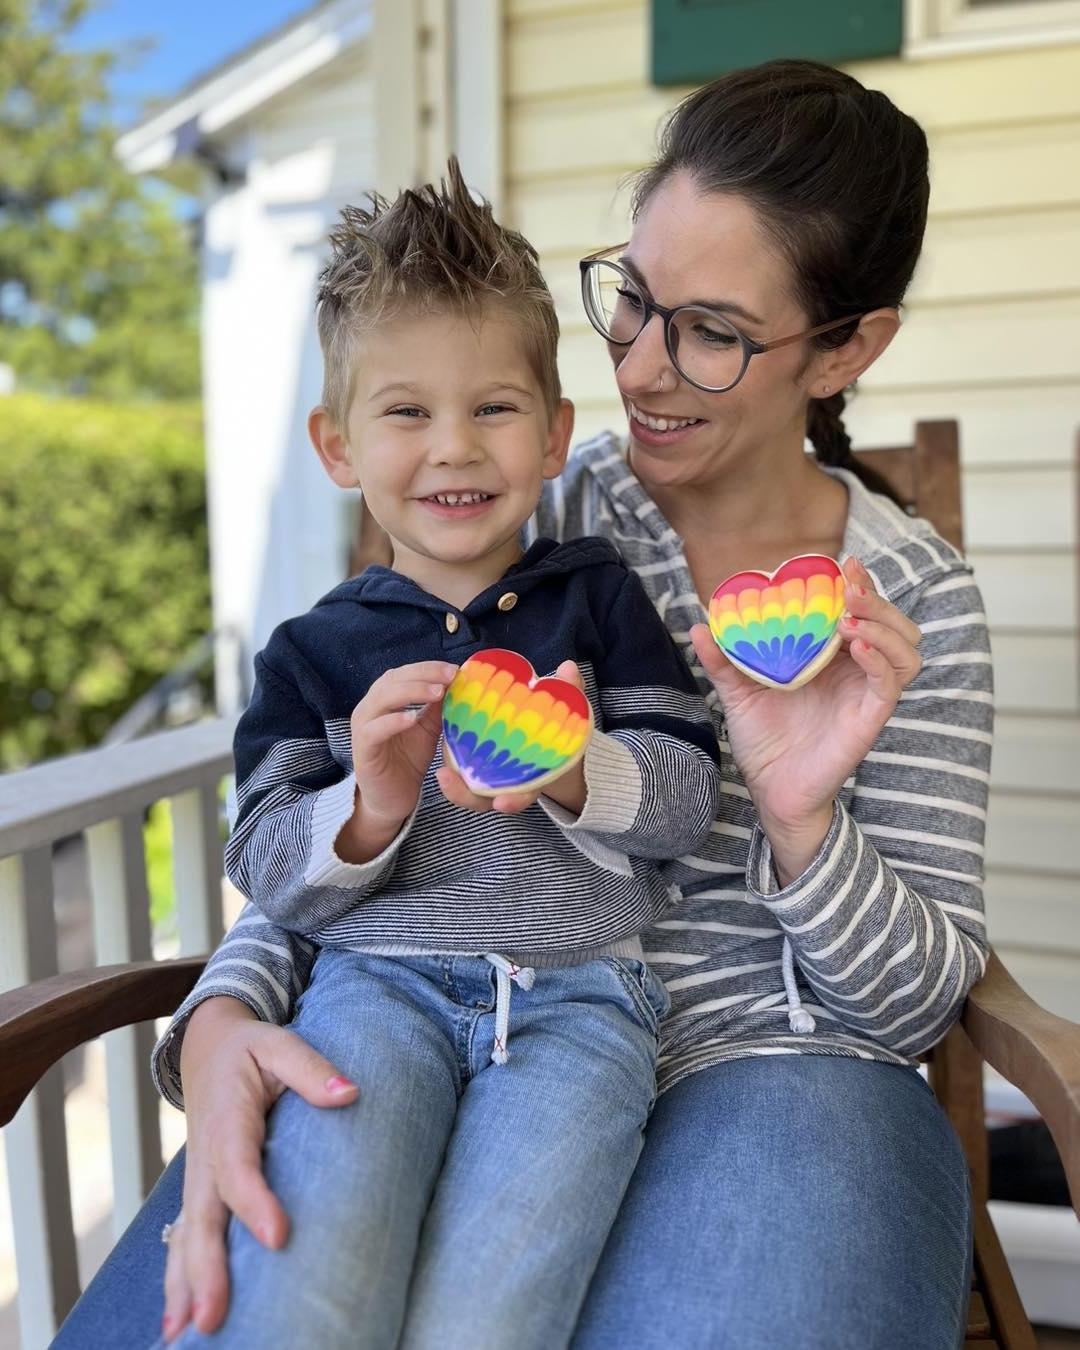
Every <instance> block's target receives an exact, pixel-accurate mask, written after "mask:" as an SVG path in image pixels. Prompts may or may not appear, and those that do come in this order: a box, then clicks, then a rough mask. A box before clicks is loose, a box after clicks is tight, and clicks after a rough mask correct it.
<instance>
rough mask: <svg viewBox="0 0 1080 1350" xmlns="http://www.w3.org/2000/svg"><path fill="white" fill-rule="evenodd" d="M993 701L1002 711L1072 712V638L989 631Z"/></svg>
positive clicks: (1074, 708)
mask: <svg viewBox="0 0 1080 1350" xmlns="http://www.w3.org/2000/svg"><path fill="white" fill-rule="evenodd" d="M991 645H992V647H993V650H994V686H995V691H996V703H997V706H998V708H1000V709H1001V710H1002V711H1003V712H1041V713H1051V712H1054V713H1076V712H1077V711H1078V710H1080V702H1078V700H1077V679H1078V678H1080V675H1078V671H1077V656H1076V638H1075V637H1074V636H1073V635H1072V634H1068V635H1061V636H1058V635H1045V634H1041V633H1035V634H1020V633H1011V632H1004V633H1002V632H997V633H991Z"/></svg>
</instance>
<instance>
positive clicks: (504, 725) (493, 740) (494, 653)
mask: <svg viewBox="0 0 1080 1350" xmlns="http://www.w3.org/2000/svg"><path fill="white" fill-rule="evenodd" d="M592 729H593V712H592V705H591V704H590V703H589V700H588V699H587V698H586V697H585V695H584V694H583V693H582V692H581V690H580V689H577V688H575V687H574V685H572V684H568V683H567V682H566V681H565V680H557V679H555V678H554V677H553V676H549V677H547V678H546V679H542V680H541V679H537V676H536V671H535V670H533V668H532V664H531V663H530V662H529V661H526V659H525V658H524V657H523V656H519V655H518V654H517V652H508V651H504V650H503V649H502V648H501V647H489V648H487V649H486V650H485V651H481V652H477V653H476V654H475V656H470V657H469V659H468V660H467V661H466V662H465V664H464V665H463V666H462V667H461V669H460V670H459V671H458V673H457V674H456V675H455V676H454V680H453V683H452V684H451V685H450V688H449V689H448V690H447V691H446V696H445V698H444V699H443V733H444V735H445V737H446V753H447V757H448V758H449V760H450V762H451V764H453V766H454V768H455V769H457V771H458V773H460V774H461V776H462V778H464V779H465V781H466V783H468V785H469V787H470V788H471V789H472V791H473V792H475V793H477V794H479V795H480V796H482V797H495V796H498V794H499V793H500V792H524V791H529V792H532V791H535V789H536V788H538V787H542V786H543V785H544V784H545V783H548V782H550V781H551V780H552V779H553V778H557V777H558V776H559V774H561V773H563V772H564V771H565V770H566V769H568V768H570V766H571V765H572V764H576V763H577V761H578V760H579V759H580V758H581V757H582V755H583V754H584V753H585V747H586V746H587V745H588V743H589V737H590V735H591V734H592Z"/></svg>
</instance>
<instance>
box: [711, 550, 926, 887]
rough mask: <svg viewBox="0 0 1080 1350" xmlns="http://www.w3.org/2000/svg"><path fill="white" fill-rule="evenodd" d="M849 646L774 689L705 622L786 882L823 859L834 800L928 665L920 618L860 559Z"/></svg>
mask: <svg viewBox="0 0 1080 1350" xmlns="http://www.w3.org/2000/svg"><path fill="white" fill-rule="evenodd" d="M843 572H844V578H845V583H846V584H845V588H844V603H845V605H846V606H847V614H846V615H845V617H844V618H843V619H842V620H841V621H840V635H841V637H842V638H843V646H842V648H841V650H840V651H839V652H838V653H837V655H836V656H835V657H834V658H833V660H832V661H831V662H830V663H829V665H828V666H826V668H825V669H824V670H823V671H822V672H821V673H820V674H819V675H816V676H815V677H814V679H812V680H811V681H810V682H809V683H808V684H804V685H803V686H802V687H801V688H799V689H795V690H792V691H790V692H787V691H784V690H781V689H770V688H767V687H766V686H764V685H761V684H758V683H757V682H756V681H755V680H752V679H750V678H749V676H747V675H744V674H743V672H742V671H740V670H738V669H736V667H735V666H733V665H732V664H731V662H730V661H728V659H727V658H726V657H725V656H723V655H722V654H721V652H720V650H719V648H718V647H717V645H716V642H715V641H714V639H713V636H712V634H711V633H710V632H709V629H708V628H707V627H706V625H705V624H695V625H694V627H693V629H692V630H691V638H692V640H693V643H694V650H695V651H696V652H697V654H698V658H699V660H700V661H701V664H702V665H703V666H704V667H705V671H706V673H707V674H708V676H709V678H710V679H711V680H712V682H713V685H714V686H715V688H716V690H717V693H718V694H719V695H720V700H721V703H722V704H723V708H724V715H725V719H726V722H727V731H728V740H729V742H730V745H731V753H732V755H733V756H734V757H735V762H736V764H737V765H738V766H739V771H740V773H741V774H742V776H743V780H744V782H745V783H746V786H747V788H748V789H749V791H750V796H751V798H752V800H753V802H754V805H755V807H756V808H757V812H758V815H759V816H760V818H761V824H762V828H763V829H764V830H765V833H766V835H767V836H768V838H769V842H770V844H771V845H772V851H773V861H774V864H775V866H776V871H777V875H778V878H779V880H780V883H781V885H787V884H788V883H789V882H790V881H793V880H794V879H795V877H797V876H799V875H800V874H801V873H802V872H804V871H805V870H806V868H807V867H808V866H809V864H810V863H811V862H812V861H813V858H814V855H815V854H816V853H817V850H818V849H819V848H820V846H821V844H822V841H823V840H824V838H825V835H826V834H827V833H828V830H829V824H830V822H831V820H832V812H833V801H834V799H835V797H836V794H837V793H838V792H839V791H840V789H841V787H842V786H843V784H844V782H845V780H846V779H847V778H848V777H849V775H850V774H852V773H853V772H854V771H855V769H856V768H858V766H859V765H860V764H861V763H862V761H863V760H864V759H865V758H866V755H867V753H868V752H869V751H870V749H871V748H872V746H873V744H874V742H875V741H876V740H877V738H878V735H879V734H880V732H881V729H882V727H884V725H885V723H886V722H887V721H888V720H889V718H890V717H891V716H892V714H893V712H894V710H895V709H896V705H897V703H898V701H899V699H900V693H901V691H902V690H903V689H904V687H905V686H906V685H908V684H910V683H911V681H912V680H913V679H914V678H915V676H916V675H917V674H918V673H919V671H920V669H921V668H922V661H921V659H920V657H919V653H918V652H917V651H916V647H917V646H918V643H919V641H920V639H921V637H922V634H921V633H920V631H919V629H918V627H917V625H916V624H914V623H912V622H911V620H910V619H908V618H906V617H905V616H904V615H903V614H901V613H900V611H899V610H898V609H897V608H896V607H895V606H894V605H891V604H890V603H889V602H888V601H887V600H885V599H883V598H882V597H881V596H880V595H878V593H877V591H876V590H875V588H874V583H873V580H872V579H871V577H870V574H869V573H868V572H867V570H866V568H865V567H863V566H862V564H861V563H860V562H858V561H857V560H856V559H854V558H849V559H848V560H847V562H845V563H844V567H843Z"/></svg>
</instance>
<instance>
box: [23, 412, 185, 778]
mask: <svg viewBox="0 0 1080 1350" xmlns="http://www.w3.org/2000/svg"><path fill="white" fill-rule="evenodd" d="M209 627H210V580H209V572H208V562H207V531H206V485H205V474H204V467H203V446H202V418H201V413H200V409H199V407H198V405H197V404H190V403H183V404H178V403H145V404H121V405H115V404H104V403H94V402H90V401H84V400H81V399H64V400H51V401H49V400H45V399H42V398H39V397H36V396H31V395H26V394H20V395H16V396H12V397H7V398H2V397H0V769H10V768H16V767H19V766H22V765H24V764H29V763H33V762H34V761H36V760H39V759H43V758H46V757H49V756H53V755H58V754H66V753H69V752H71V751H73V750H79V749H83V748H84V747H87V746H91V745H94V744H96V743H97V742H98V741H99V740H100V739H101V737H102V736H103V735H104V733H105V732H106V731H107V729H108V727H109V726H110V725H111V723H112V722H114V721H115V720H116V719H117V718H118V717H119V716H120V714H121V713H122V712H124V710H125V709H126V708H128V707H129V706H130V705H131V703H133V702H134V700H135V699H136V698H138V697H139V695H140V694H142V693H144V692H145V691H146V689H147V688H149V686H150V685H151V684H153V683H154V681H155V680H156V679H158V678H159V677H160V676H161V675H163V674H164V673H165V672H166V671H167V670H169V668H170V667H171V666H173V665H175V663H176V662H177V660H178V659H179V658H180V657H181V656H182V655H183V653H184V651H185V649H186V648H187V647H188V646H189V645H190V644H191V643H192V642H193V641H194V640H195V639H196V638H197V637H199V636H200V635H201V634H202V633H205V632H206V631H207V630H208V629H209Z"/></svg>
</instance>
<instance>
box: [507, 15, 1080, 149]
mask: <svg viewBox="0 0 1080 1350" xmlns="http://www.w3.org/2000/svg"><path fill="white" fill-rule="evenodd" d="M648 40H649V25H648V9H647V6H646V4H645V3H644V0H638V2H637V3H633V4H627V5H625V6H622V5H620V6H617V7H616V6H611V7H609V6H603V7H601V8H590V7H586V6H575V7H573V8H572V9H570V8H562V9H560V10H559V11H557V12H555V13H552V14H550V17H548V18H546V19H545V20H544V21H542V22H535V21H534V22H525V23H521V22H518V23H515V22H514V21H513V16H511V21H510V23H509V25H508V29H507V41H506V49H505V50H506V63H507V91H508V93H509V95H510V98H511V100H512V101H514V102H517V101H523V100H526V99H532V100H540V99H558V98H563V97H564V96H566V95H568V94H574V93H576V92H577V91H579V90H581V89H585V88H588V89H590V90H593V91H600V92H603V91H606V90H620V89H626V88H637V89H638V90H639V91H640V95H641V97H642V98H643V99H645V100H649V101H653V100H655V101H656V102H658V103H660V104H662V105H664V106H671V104H673V103H674V102H675V101H676V99H677V98H678V97H679V94H680V92H681V91H680V90H678V89H660V90H656V89H653V88H652V87H651V86H650V85H649V57H648ZM556 53H557V57H556ZM777 54H778V55H779V54H780V53H779V51H778V53H777ZM1078 68H1080V45H1065V46H1060V47H1054V48H1040V49H1035V50H1032V49H1017V50H1013V51H1008V50H1003V51H999V52H995V53H993V54H982V55H981V56H980V57H979V58H978V59H974V60H973V59H972V57H971V56H958V57H953V58H949V59H944V60H942V59H937V60H933V61H904V60H892V61H873V62H860V63H855V64H852V65H851V66H849V67H847V69H848V70H849V71H850V73H851V74H852V75H854V76H855V78H856V79H858V80H861V81H862V82H863V83H864V84H867V85H868V86H869V87H870V88H873V89H881V90H883V91H884V92H885V93H886V94H888V96H889V97H890V98H891V99H892V100H893V101H894V102H895V103H896V104H897V105H898V106H899V107H901V108H903V109H904V110H905V112H908V113H910V114H911V116H912V117H914V118H916V119H917V120H918V121H919V122H921V123H922V125H923V126H924V127H925V128H926V129H927V130H928V131H929V130H936V129H938V128H942V127H949V128H956V127H970V126H985V125H987V124H990V123H995V124H997V125H1002V124H1005V123H1010V122H1031V121H1033V120H1036V119H1049V118H1068V117H1080V79H1078V74H1077V72H1078Z"/></svg>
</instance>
